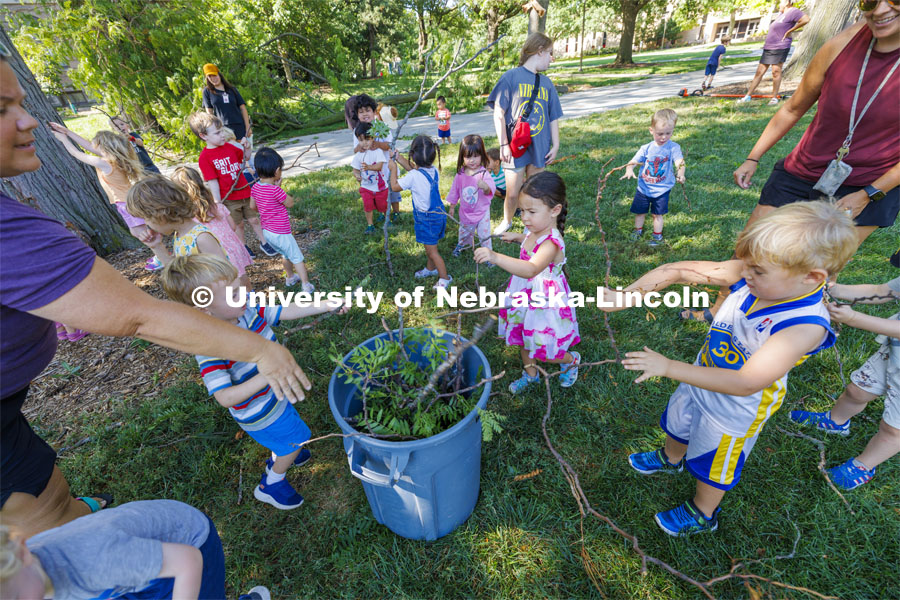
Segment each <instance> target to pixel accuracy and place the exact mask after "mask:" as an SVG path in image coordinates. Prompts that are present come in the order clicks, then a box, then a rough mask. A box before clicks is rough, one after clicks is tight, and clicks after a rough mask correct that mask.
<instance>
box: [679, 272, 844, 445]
mask: <svg viewBox="0 0 900 600" xmlns="http://www.w3.org/2000/svg"><path fill="white" fill-rule="evenodd" d="M823 288H824V285H822V286H820V287H818V288H817V289H816V290H815V291H813V292H811V293H809V294H807V295H805V296H801V297H799V298H792V299H790V300H784V301H782V302H779V303H777V304H773V305H771V306H767V307H765V308H756V305H757V303H758V301H757V298H756V296H754V295H753V294H751V293H750V290H749V289H748V288H747V284H746V282H745V281H744V280H743V279H742V280H740V281H739V282H737V283H736V284H734V285H733V286H731V295H730V296H728V298H727V299H726V300H725V302H724V303H723V304H722V307H721V308H720V309H719V312H718V313H716V317H715V319H714V320H713V323H712V325H711V326H710V328H709V333H707V334H706V341H705V342H704V344H703V348H702V349H701V350H700V353H699V354H698V355H697V360H696V362H695V363H694V364H696V365H700V366H703V367H718V368H721V369H734V370H739V369H740V368H741V367H743V366H744V363H746V362H747V361H748V360H749V359H750V357H751V356H752V355H753V353H754V352H756V351H758V350H759V349H760V347H761V346H762V345H763V344H764V343H765V342H766V340H768V339H769V337H770V336H771V335H773V334H775V333H778V332H779V331H781V330H783V329H785V328H787V327H791V326H793V325H800V324H805V323H812V324H815V325H821V326H822V328H823V329H824V330H825V331H824V332H823V333H824V336H823V340H822V343H821V344H819V346H818V347H817V348H816V349H814V350H813V351H812V352H810V353H808V354H806V355H805V356H804V357H803V358H801V359H800V360H799V361H798V362H797V365H799V364H801V363H803V361H805V360H806V359H807V358H809V357H810V356H812V355H813V354H816V353H817V352H819V351H820V350H824V349H825V348H830V347H831V346H832V345H833V344H834V341H835V333H834V331H833V330H832V329H831V325H830V321H829V318H828V311H827V310H826V308H825V304H824V303H823V302H822V290H823ZM797 365H795V366H797ZM689 387H691V392H692V394H693V395H694V399H695V400H696V402H697V404H698V406H699V408H700V410H702V411H703V412H704V413H705V414H706V415H707V416H708V417H710V418H711V419H712V420H713V421H715V422H716V423H718V424H719V425H720V426H721V427H722V428H723V430H724V431H725V432H727V433H728V434H729V435H732V436H735V437H752V436H754V435H756V434H757V433H759V431H760V430H761V429H762V426H763V424H764V423H765V422H766V420H768V418H769V417H770V416H772V415H773V414H775V411H777V410H778V409H779V408H780V407H781V403H782V402H783V401H784V396H785V394H786V393H787V373H785V374H784V376H783V377H781V378H780V379H778V380H776V381H775V382H773V383H772V385H770V386H769V387H767V388H766V389H764V390H760V391H759V392H756V393H755V394H751V395H749V396H733V395H731V394H722V393H719V392H711V391H708V390H704V389H701V388H698V387H694V386H689Z"/></svg>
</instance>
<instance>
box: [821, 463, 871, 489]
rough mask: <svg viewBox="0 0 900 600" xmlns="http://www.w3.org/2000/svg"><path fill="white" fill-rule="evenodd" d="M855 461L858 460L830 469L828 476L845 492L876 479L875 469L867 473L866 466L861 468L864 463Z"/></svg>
mask: <svg viewBox="0 0 900 600" xmlns="http://www.w3.org/2000/svg"><path fill="white" fill-rule="evenodd" d="M855 461H856V459H853V458H851V459H850V460H848V461H847V462H845V463H844V464H842V465H840V466H838V467H831V468H830V469H828V476H829V477H831V481H833V482H834V485H836V486H838V487H839V488H841V489H842V490H844V491H850V490H852V489H854V488H858V487H859V486H861V485H863V484H865V483H869V482H870V481H872V478H873V477H875V469H872V470H871V471H866V468H865V467H864V466H862V467H861V466H859V465H861V464H862V463H857V462H855Z"/></svg>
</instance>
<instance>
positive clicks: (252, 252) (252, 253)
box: [244, 244, 256, 258]
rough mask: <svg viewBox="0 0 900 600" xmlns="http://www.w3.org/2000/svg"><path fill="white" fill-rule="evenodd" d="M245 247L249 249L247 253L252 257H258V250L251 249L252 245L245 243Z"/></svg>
mask: <svg viewBox="0 0 900 600" xmlns="http://www.w3.org/2000/svg"><path fill="white" fill-rule="evenodd" d="M244 248H246V249H247V254H249V255H250V258H256V252H254V251H253V250H251V249H250V246H248V245H247V244H244Z"/></svg>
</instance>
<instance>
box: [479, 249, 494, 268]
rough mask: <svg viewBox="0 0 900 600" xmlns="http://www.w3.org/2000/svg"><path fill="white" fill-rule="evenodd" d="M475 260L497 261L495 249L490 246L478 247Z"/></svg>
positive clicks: (480, 261) (484, 261)
mask: <svg viewBox="0 0 900 600" xmlns="http://www.w3.org/2000/svg"><path fill="white" fill-rule="evenodd" d="M475 262H477V263H479V264H481V263H486V262H495V256H494V251H493V250H491V249H490V248H476V249H475Z"/></svg>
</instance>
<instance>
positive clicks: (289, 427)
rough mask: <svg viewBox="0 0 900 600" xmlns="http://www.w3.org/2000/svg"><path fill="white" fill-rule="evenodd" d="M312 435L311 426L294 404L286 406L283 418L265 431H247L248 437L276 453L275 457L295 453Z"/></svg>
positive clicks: (279, 418) (282, 414)
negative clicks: (301, 416) (305, 421)
mask: <svg viewBox="0 0 900 600" xmlns="http://www.w3.org/2000/svg"><path fill="white" fill-rule="evenodd" d="M244 431H247V430H246V429H245V430H244ZM310 434H311V432H310V430H309V425H307V424H306V423H304V422H303V419H301V418H300V415H299V414H298V413H297V409H296V408H294V405H293V404H289V405H287V406H285V407H284V412H283V413H281V416H280V417H278V419H277V420H276V421H275V422H274V423H272V424H271V425H269V426H268V427H266V428H265V429H258V430H256V431H247V435H249V436H250V437H252V438H253V439H254V440H256V442H257V443H258V444H259V445H260V446H264V447H266V448H268V449H269V450H271V451H272V452H274V453H275V456H287V455H288V454H291V453H293V452H294V451H296V450H297V448H299V445H300V444H302V443H303V442H305V441H306V440H308V439H309V437H310Z"/></svg>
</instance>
